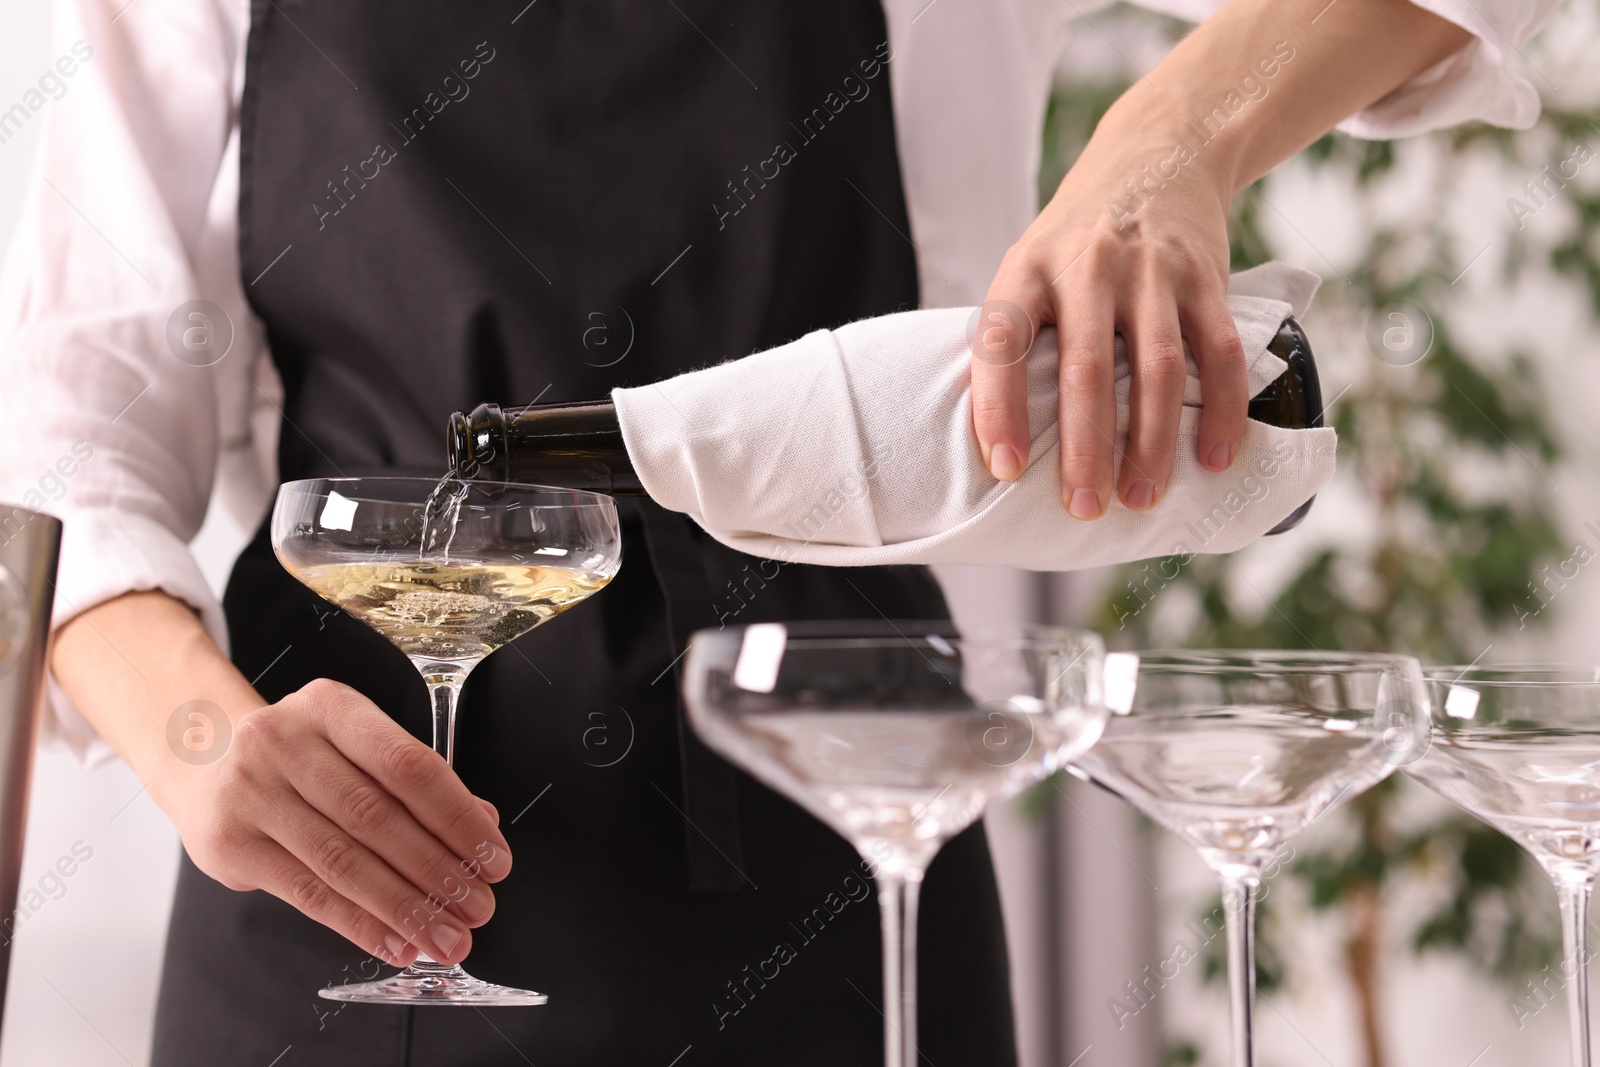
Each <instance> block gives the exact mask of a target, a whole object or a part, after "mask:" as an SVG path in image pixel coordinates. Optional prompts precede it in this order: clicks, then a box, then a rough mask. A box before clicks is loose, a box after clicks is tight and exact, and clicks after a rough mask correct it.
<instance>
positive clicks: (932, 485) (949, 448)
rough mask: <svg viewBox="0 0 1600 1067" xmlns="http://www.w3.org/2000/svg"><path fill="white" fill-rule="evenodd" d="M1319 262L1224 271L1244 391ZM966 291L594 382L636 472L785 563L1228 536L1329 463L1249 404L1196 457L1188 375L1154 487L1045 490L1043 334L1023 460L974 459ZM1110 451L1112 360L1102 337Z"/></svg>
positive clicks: (1047, 413) (1120, 360) (863, 561)
mask: <svg viewBox="0 0 1600 1067" xmlns="http://www.w3.org/2000/svg"><path fill="white" fill-rule="evenodd" d="M1319 280H1320V279H1318V278H1317V276H1316V275H1314V274H1311V273H1310V272H1308V271H1304V270H1300V269H1297V268H1293V267H1288V266H1285V265H1283V264H1278V263H1268V264H1264V265H1262V266H1259V267H1256V268H1253V269H1251V270H1248V271H1243V272H1241V273H1239V274H1235V275H1233V276H1232V278H1231V279H1230V280H1229V287H1228V298H1227V299H1228V308H1229V310H1230V311H1231V312H1232V313H1233V317H1234V321H1235V323H1236V324H1237V326H1238V330H1239V337H1240V339H1241V341H1243V344H1244V350H1245V355H1246V358H1247V360H1248V364H1249V380H1250V386H1249V388H1250V395H1251V396H1254V395H1256V394H1257V393H1259V392H1260V391H1261V390H1262V389H1264V388H1266V386H1267V385H1268V384H1270V383H1271V382H1272V381H1273V380H1275V379H1276V378H1277V377H1278V376H1279V375H1281V374H1282V373H1283V371H1284V369H1285V365H1284V363H1283V361H1282V360H1280V359H1278V358H1277V357H1276V356H1273V355H1272V354H1271V353H1269V352H1268V351H1267V345H1268V344H1269V343H1270V342H1271V340H1272V338H1273V336H1274V335H1275V334H1276V333H1277V331H1278V328H1279V326H1280V324H1281V323H1282V322H1283V320H1284V319H1285V318H1287V317H1288V316H1289V315H1291V314H1293V315H1296V316H1298V315H1301V314H1303V313H1304V312H1305V309H1306V307H1307V305H1308V304H1309V303H1310V302H1311V298H1312V296H1313V295H1314V294H1315V292H1316V289H1317V285H1318V283H1319ZM974 321H975V319H974V309H972V308H944V309H935V310H928V311H910V312H903V313H900V314H895V315H885V316H881V317H878V318H871V319H864V320H861V321H859V322H854V323H851V324H849V325H848V326H843V327H840V328H839V329H836V330H818V331H816V332H815V333H810V334H807V335H806V336H804V337H801V338H800V339H798V340H796V341H792V342H790V343H789V344H785V345H780V346H779V347H777V348H773V349H769V350H767V351H765V352H760V353H757V354H756V355H752V356H748V357H746V358H743V359H736V360H732V361H729V362H726V363H722V364H718V365H716V366H712V367H708V368H705V369H703V370H698V371H694V372H691V373H688V374H682V375H679V376H677V377H675V378H669V379H667V380H666V381H662V382H657V383H654V384H651V385H646V386H641V387H638V388H629V389H617V390H614V391H613V392H612V398H613V400H614V401H615V403H616V407H617V413H618V417H619V420H620V422H621V424H622V434H623V440H624V443H625V444H626V446H627V449H628V455H629V458H630V459H631V460H632V461H633V464H634V467H635V469H636V470H637V472H638V475H639V480H640V482H641V483H642V484H643V486H644V488H645V490H646V491H647V492H648V493H649V494H650V496H651V497H652V498H653V499H655V500H656V501H657V502H658V503H659V504H661V505H662V506H664V507H666V508H668V509H670V510H673V511H679V512H683V513H685V514H687V515H689V516H690V517H691V518H693V519H694V521H695V522H697V523H698V524H699V525H700V526H702V527H703V528H704V529H705V530H706V532H707V533H709V534H710V535H711V536H712V537H714V538H715V539H716V540H718V541H720V542H722V543H723V544H725V545H728V546H729V547H731V548H735V549H738V550H740V551H743V552H747V553H750V554H752V555H756V556H762V557H766V558H769V559H777V560H782V561H785V562H800V563H814V564H823V565H827V566H836V567H860V566H871V565H879V564H893V563H919V564H922V563H978V564H1004V565H1009V566H1013V567H1022V568H1026V569H1029V570H1040V571H1066V570H1078V569H1082V568H1086V567H1099V566H1104V565H1107V564H1114V563H1124V562H1129V561H1133V560H1140V559H1149V558H1153V557H1157V556H1173V555H1175V556H1185V555H1193V554H1196V553H1217V552H1232V551H1234V550H1236V549H1239V548H1242V547H1243V546H1245V545H1247V544H1249V543H1250V542H1252V541H1254V540H1256V539H1257V538H1258V537H1261V536H1262V535H1263V534H1265V533H1266V532H1267V531H1268V530H1270V529H1272V527H1273V526H1275V525H1276V524H1277V523H1278V522H1279V520H1281V519H1283V518H1284V517H1285V516H1286V515H1288V514H1289V513H1290V512H1291V511H1293V510H1294V509H1295V508H1296V507H1298V506H1299V505H1300V504H1302V503H1304V502H1305V501H1306V500H1307V499H1309V498H1310V497H1311V496H1312V495H1313V494H1314V493H1316V492H1317V491H1318V490H1320V489H1321V488H1322V487H1323V486H1325V485H1327V483H1328V481H1329V479H1331V478H1332V477H1333V472H1334V460H1335V445H1336V437H1335V434H1334V431H1333V430H1332V429H1308V430H1287V429H1282V428H1278V427H1273V426H1267V425H1264V424H1262V423H1259V422H1255V421H1251V422H1250V423H1249V424H1248V429H1247V430H1246V432H1245V435H1244V441H1243V444H1242V446H1241V448H1240V450H1239V453H1238V456H1237V458H1236V459H1235V460H1234V463H1233V465H1232V466H1231V467H1230V468H1229V469H1228V470H1226V471H1223V472H1220V473H1218V472H1212V471H1208V470H1206V469H1205V468H1203V467H1202V466H1200V463H1199V460H1198V458H1197V457H1196V446H1195V441H1196V437H1197V435H1198V432H1199V423H1200V399H1201V397H1200V379H1199V375H1198V369H1197V367H1196V365H1195V363H1194V361H1193V359H1192V357H1191V358H1190V360H1189V377H1188V382H1187V385H1186V388H1185V391H1184V407H1183V410H1182V415H1181V417H1180V422H1179V429H1178V449H1177V456H1176V459H1175V462H1174V466H1173V471H1172V476H1171V479H1170V481H1169V482H1168V486H1167V490H1166V493H1165V495H1164V496H1163V497H1162V498H1161V500H1160V502H1159V503H1157V504H1156V505H1155V507H1153V508H1150V509H1148V510H1146V511H1142V512H1136V511H1130V510H1129V509H1127V508H1125V507H1123V506H1122V504H1121V503H1120V502H1118V501H1113V502H1112V504H1111V507H1110V509H1109V510H1108V511H1107V513H1106V514H1105V515H1104V516H1103V517H1101V518H1100V519H1098V520H1095V521H1091V522H1084V521H1080V520H1078V519H1074V518H1073V517H1071V516H1070V515H1068V514H1067V512H1066V509H1065V508H1064V507H1063V505H1062V502H1061V475H1060V462H1059V458H1058V456H1059V451H1060V443H1059V439H1058V435H1057V429H1056V422H1057V402H1056V401H1057V381H1058V378H1057V366H1058V356H1057V351H1056V334H1055V330H1053V329H1049V328H1046V329H1043V330H1040V331H1039V334H1038V337H1037V338H1036V339H1035V341H1034V344H1033V346H1032V348H1031V350H1030V351H1029V352H1028V355H1027V357H1026V359H1027V375H1028V426H1029V434H1030V437H1031V442H1032V443H1031V446H1030V449H1029V453H1028V467H1027V470H1026V471H1024V473H1023V474H1022V476H1021V477H1020V478H1018V479H1016V480H1015V481H1011V482H1002V481H999V480H997V479H995V478H994V477H993V476H992V475H990V473H989V472H988V470H987V469H986V468H985V467H984V465H983V457H982V455H981V454H980V452H979V449H978V442H977V438H976V436H975V435H974V433H973V429H972V388H971V379H970V374H969V364H970V361H971V329H972V325H973V323H974ZM1115 365H1116V370H1115V373H1116V392H1117V449H1116V455H1117V463H1118V466H1119V468H1120V465H1121V461H1122V454H1123V448H1124V446H1125V444H1126V442H1127V434H1128V396H1129V390H1130V386H1131V376H1130V375H1131V372H1130V370H1129V366H1128V360H1127V356H1126V353H1125V352H1124V350H1123V346H1122V342H1121V338H1120V337H1119V338H1118V340H1117V346H1116V355H1115Z"/></svg>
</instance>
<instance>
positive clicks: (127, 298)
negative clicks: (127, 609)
mask: <svg viewBox="0 0 1600 1067" xmlns="http://www.w3.org/2000/svg"><path fill="white" fill-rule="evenodd" d="M125 3H126V0H76V2H69V3H63V4H61V5H59V6H58V7H57V9H56V20H55V29H54V41H53V45H52V52H51V56H50V59H51V62H52V67H51V70H52V71H55V72H56V76H55V78H53V79H50V80H48V89H49V90H50V91H51V93H52V96H53V98H51V97H46V98H45V99H44V103H43V106H42V107H40V108H39V109H38V112H39V113H38V114H34V115H33V116H32V117H31V118H30V119H29V121H31V122H39V123H41V124H42V131H41V134H40V137H41V141H40V149H39V156H38V159H37V161H36V164H35V168H34V171H33V175H32V178H31V180H30V184H29V189H28V192H27V197H26V201H25V204H24V207H23V210H22V215H21V219H20V221H19V224H18V229H17V232H16V234H15V236H14V238H13V240H12V242H11V245H10V248H9V250H8V255H7V259H6V264H5V268H4V274H3V278H0V381H3V383H4V384H3V386H0V501H4V502H5V506H3V507H0V528H4V525H5V523H6V522H7V521H9V522H10V523H11V524H12V527H13V528H15V526H16V524H17V523H18V522H21V521H25V517H23V516H20V515H18V514H16V513H15V512H14V511H13V508H14V506H15V505H21V506H23V507H25V508H29V509H32V510H37V511H43V512H47V513H50V514H53V515H56V516H58V517H59V518H60V519H62V521H63V524H64V533H63V544H62V554H61V567H60V573H59V578H58V582H57V587H56V597H55V614H54V622H55V624H56V625H57V626H59V625H61V624H62V623H65V622H66V621H68V620H70V619H72V618H74V617H76V616H77V615H79V614H81V613H82V612H84V611H86V610H88V609H89V608H92V607H94V606H95V605H97V604H100V603H102V602H104V601H106V600H109V599H111V598H113V597H116V596H119V595H121V594H123V593H127V592H130V591H135V590H152V589H159V590H162V591H165V592H166V593H168V594H170V595H172V596H174V597H176V598H178V599H179V600H182V601H183V602H185V603H187V604H189V605H190V606H192V607H193V608H194V609H195V610H196V611H197V612H198V613H199V614H200V616H201V618H202V619H203V620H204V622H205V625H206V627H207V629H208V630H209V631H210V633H211V634H212V636H213V637H214V638H215V639H216V640H217V642H218V643H219V644H221V645H222V646H223V647H224V648H226V647H227V644H226V642H227V627H226V624H225V622H224V620H223V616H222V609H221V606H220V604H219V603H218V601H217V598H216V596H215V594H214V593H213V592H212V590H211V588H210V586H209V585H208V583H207V581H206V578H205V576H204V574H203V573H202V571H201V569H200V567H199V565H198V564H197V563H196V561H195V558H194V556H193V555H192V554H191V553H190V550H189V547H188V543H189V541H190V540H191V539H192V538H193V537H194V535H195V533H196V532H197V531H198V529H199V528H200V525H201V523H202V521H203V520H204V518H205V515H206V510H207V507H208V504H209V501H210V499H211V491H212V486H213V482H214V480H215V477H216V470H217V461H218V457H219V454H220V453H221V452H222V450H223V447H224V445H225V444H227V443H228V442H227V438H228V435H229V434H235V433H236V432H237V431H236V430H235V429H232V428H230V427H228V426H226V425H225V424H224V417H223V415H222V412H224V411H228V410H229V409H230V405H229V404H228V403H227V402H226V401H225V400H223V399H221V398H222V397H223V396H224V394H225V393H227V392H228V390H229V389H233V390H235V391H236V390H237V388H238V383H239V382H240V381H246V382H247V381H248V380H249V379H248V368H247V367H246V366H244V365H242V364H243V362H244V361H246V360H248V358H249V353H250V352H251V350H252V349H253V347H254V341H253V338H252V333H253V331H254V330H255V329H256V327H254V326H253V324H252V321H251V319H250V316H249V313H248V311H247V310H246V308H245V306H244V297H243V292H242V285H241V284H240V282H239V280H238V277H237V265H236V257H237V252H236V251H235V242H234V239H233V235H234V232H235V231H234V223H233V220H232V216H231V211H232V204H233V200H234V195H235V190H234V188H233V187H232V185H233V183H236V181H237V178H236V168H233V167H230V166H229V160H230V157H232V156H233V155H234V154H235V153H236V152H237V145H236V135H235V133H234V127H235V123H234V115H233V111H234V107H233V104H232V97H233V94H232V93H231V92H230V86H231V85H232V83H233V80H234V79H235V77H236V75H237V70H236V67H237V63H236V60H237V50H238V45H239V42H240V40H241V39H242V27H241V26H239V25H238V24H237V15H236V13H234V12H231V11H229V10H227V9H226V8H224V7H222V6H221V5H213V4H209V3H203V2H195V0H137V2H136V3H135V4H128V5H126V7H124V4H125ZM57 57H68V59H67V60H66V61H61V60H58V58H57ZM69 71H70V73H68V72H69ZM41 84H44V83H41ZM58 86H64V89H62V90H61V91H60V92H59V94H55V90H56V89H57V87H58ZM230 265H231V268H230ZM194 301H209V304H204V305H192V304H191V302H194ZM218 311H220V313H221V314H220V315H219V314H218V313H217V312H218ZM191 313H198V314H200V315H201V316H202V318H198V319H197V318H192V317H190V316H191ZM190 330H201V331H205V330H213V331H219V333H220V332H221V331H227V332H231V333H232V334H234V340H233V345H232V348H233V349H234V350H231V351H229V352H228V354H227V355H226V356H224V357H223V359H222V361H221V362H216V363H212V362H210V361H211V360H212V359H213V358H214V356H215V355H216V354H217V353H218V351H219V349H218V348H216V347H213V348H211V349H210V350H209V351H208V350H206V349H205V346H204V345H203V344H202V345H200V346H198V348H197V347H196V346H194V345H193V344H189V345H186V344H185V337H184V334H185V331H190ZM197 339H199V340H205V338H201V337H199V335H195V334H192V333H191V334H190V335H189V341H190V342H193V341H195V340H197ZM230 359H232V360H234V363H233V364H232V365H229V363H228V360H230ZM207 364H209V365H207ZM230 383H231V384H230ZM230 417H232V416H230ZM0 536H5V534H0ZM106 654H107V655H108V656H112V655H117V654H118V653H117V651H116V650H115V649H110V648H108V649H107V652H106ZM50 692H51V696H50V700H49V706H48V708H47V711H46V715H45V721H44V724H43V733H44V735H45V737H46V738H47V739H49V738H54V739H56V740H58V741H62V742H65V743H66V744H67V745H68V747H70V748H71V749H72V750H73V752H74V753H75V754H76V755H77V756H78V757H79V758H80V759H82V760H84V761H85V762H97V761H98V760H99V759H103V758H106V757H108V756H109V755H111V754H112V753H111V750H110V748H109V746H108V745H107V744H106V743H105V742H104V741H103V740H102V739H101V738H100V737H99V736H98V735H97V734H96V732H95V731H94V729H93V728H92V727H91V726H90V725H89V724H88V723H87V722H86V721H85V720H84V719H83V717H82V716H81V715H80V714H79V713H78V712H77V710H76V709H75V708H73V707H72V705H71V703H70V701H68V700H67V699H66V698H65V696H64V694H63V693H62V692H61V690H60V688H59V686H57V685H55V684H52V685H51V686H50Z"/></svg>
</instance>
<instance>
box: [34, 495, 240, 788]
mask: <svg viewBox="0 0 1600 1067" xmlns="http://www.w3.org/2000/svg"><path fill="white" fill-rule="evenodd" d="M62 525H63V532H62V537H61V565H60V569H59V575H58V577H57V581H56V598H55V607H54V614H53V616H52V626H53V627H60V626H62V625H63V624H64V623H66V622H67V621H69V620H70V619H73V618H76V617H77V616H78V615H80V614H82V613H83V612H85V611H88V610H89V609H90V608H92V607H95V606H96V605H98V604H103V603H105V602H106V601H108V600H111V599H113V598H115V597H118V596H121V595H122V594H123V593H134V592H144V591H148V590H153V589H159V590H161V591H162V592H164V593H166V594H167V595H168V596H171V597H173V598H175V599H177V600H181V601H182V602H183V603H185V604H187V605H189V606H190V607H191V608H194V609H195V610H196V611H197V612H199V614H200V619H201V622H202V623H204V624H205V627H206V630H207V631H208V632H209V633H210V634H211V638H212V640H214V641H216V643H217V645H218V646H219V647H220V648H221V649H222V650H223V651H224V653H226V652H227V649H228V623H227V619H226V618H225V617H224V616H223V613H222V603H221V602H220V601H219V600H218V599H217V597H216V594H214V593H213V592H212V591H211V586H210V585H209V584H208V583H207V582H206V578H205V575H204V573H202V572H201V570H200V565H199V564H198V563H197V562H196V561H195V558H194V556H193V555H192V554H191V553H190V552H189V546H188V545H186V544H185V543H184V542H183V541H182V540H181V539H179V537H178V536H177V535H176V534H174V533H173V532H172V531H171V530H169V529H167V528H166V527H165V526H163V525H161V524H160V523H159V522H156V521H155V520H153V519H150V518H148V517H146V516H144V515H140V514H138V513H136V512H131V511H121V510H117V509H114V508H85V509H82V510H75V509H74V510H69V511H68V512H67V513H66V514H64V515H63V516H62ZM107 655H120V653H118V652H117V651H116V650H115V647H114V646H113V647H112V648H109V649H108V650H107ZM39 735H40V740H41V742H44V743H48V744H54V745H60V746H62V747H64V748H65V749H66V750H67V751H69V752H71V753H72V755H73V756H74V757H75V758H76V759H77V760H78V761H79V762H80V763H82V764H83V765H84V766H89V767H92V766H96V765H98V764H100V763H104V762H106V761H107V760H110V759H113V758H115V757H116V751H115V750H114V749H113V748H112V747H111V745H110V744H109V743H107V742H106V740H105V739H104V738H102V737H101V736H100V734H99V732H98V731H96V730H95V728H94V727H93V726H92V725H91V724H90V723H89V721H88V720H87V719H85V718H84V716H83V713H82V712H80V711H79V710H78V708H77V707H76V705H74V704H73V703H72V701H71V699H69V698H68V697H67V695H66V693H65V692H64V691H62V689H61V687H60V686H59V685H57V684H56V681H55V679H54V678H53V677H52V678H51V679H50V684H49V686H48V687H47V692H46V698H45V708H44V715H43V718H42V719H41V721H40V728H39Z"/></svg>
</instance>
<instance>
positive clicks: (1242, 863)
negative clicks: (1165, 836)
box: [1075, 650, 1428, 1067]
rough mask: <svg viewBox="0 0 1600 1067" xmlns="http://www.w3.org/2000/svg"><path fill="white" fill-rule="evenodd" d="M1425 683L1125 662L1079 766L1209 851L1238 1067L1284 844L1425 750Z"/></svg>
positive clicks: (1361, 656) (1335, 672) (1151, 659)
mask: <svg viewBox="0 0 1600 1067" xmlns="http://www.w3.org/2000/svg"><path fill="white" fill-rule="evenodd" d="M1426 700H1427V696H1426V693H1425V692H1424V689H1423V683H1422V670H1421V667H1420V666H1419V664H1418V663H1417V661H1416V660H1414V659H1412V658H1411V657H1409V656H1394V655H1383V654H1377V653H1372V654H1367V653H1349V652H1332V653H1327V654H1323V653H1319V652H1272V651H1265V652H1263V651H1231V650H1229V651H1204V652H1148V653H1140V654H1139V655H1137V656H1134V655H1132V654H1128V653H1114V654H1112V655H1111V656H1109V657H1107V663H1106V703H1107V704H1108V705H1109V706H1110V708H1111V711H1112V715H1111V718H1110V719H1109V720H1108V721H1107V723H1106V727H1105V732H1104V734H1103V736H1102V737H1101V738H1100V741H1099V743H1098V744H1097V745H1096V746H1095V747H1094V748H1093V749H1091V750H1090V751H1089V752H1087V753H1085V754H1084V755H1083V756H1082V757H1080V758H1079V759H1078V761H1077V764H1076V768H1075V769H1077V770H1079V771H1082V772H1084V773H1087V774H1088V776H1089V777H1090V779H1091V780H1093V781H1094V782H1096V783H1098V784H1099V785H1102V786H1104V787H1106V788H1107V789H1109V790H1111V791H1112V792H1113V793H1116V794H1117V795H1119V796H1121V797H1122V798H1123V799H1125V800H1127V801H1128V802H1129V803H1131V804H1133V805H1134V806H1135V807H1136V808H1138V809H1139V810H1140V811H1142V812H1144V813H1145V814H1146V815H1148V816H1150V818H1152V819H1154V820H1155V821H1156V822H1158V823H1160V824H1161V825H1162V826H1165V827H1166V828H1167V829H1169V830H1171V831H1172V832H1173V833H1175V834H1177V835H1178V836H1180V837H1182V838H1183V839H1184V840H1185V841H1187V842H1189V843H1190V844H1191V845H1193V846H1194V847H1195V848H1196V849H1198V850H1199V851H1200V855H1201V857H1202V858H1203V859H1204V860H1205V862H1206V864H1207V865H1208V866H1209V867H1210V868H1211V870H1212V872H1213V873H1215V875H1216V877H1217V881H1218V883H1219V884H1220V885H1221V887H1222V898H1223V905H1224V907H1225V909H1226V914H1227V916H1228V919H1227V924H1226V925H1227V938H1228V985H1229V994H1230V998H1231V1002H1232V1018H1231V1023H1232V1034H1233V1059H1232V1064H1233V1067H1251V1065H1252V1064H1253V1062H1254V1059H1253V1050H1252V1047H1251V1044H1252V1031H1251V1020H1250V1013H1251V1007H1252V1000H1253V997H1254V994H1255V944H1254V922H1255V899H1256V893H1257V891H1258V889H1259V888H1260V885H1261V872H1262V869H1263V867H1264V866H1266V864H1267V863H1268V861H1269V860H1271V859H1272V857H1273V853H1274V851H1275V850H1276V849H1277V848H1278V846H1279V845H1281V844H1282V843H1283V842H1284V841H1286V840H1288V839H1289V838H1290V837H1292V836H1293V835H1295V834H1296V833H1299V832H1300V831H1301V830H1302V829H1304V828H1305V827H1306V825H1307V824H1309V823H1310V822H1311V821H1312V820H1313V819H1315V818H1316V817H1317V816H1318V815H1320V814H1321V813H1322V812H1324V811H1326V810H1328V809H1329V808H1330V807H1332V806H1333V805H1334V804H1337V803H1338V802H1339V801H1341V800H1345V799H1348V798H1350V797H1353V796H1355V795H1357V794H1359V793H1361V792H1362V791H1364V790H1366V789H1369V788H1371V787H1372V786H1374V785H1376V784H1377V783H1378V782H1379V781H1381V780H1383V779H1384V778H1385V777H1386V776H1388V775H1389V774H1390V773H1391V772H1392V771H1393V770H1394V768H1395V767H1396V766H1399V765H1401V764H1403V763H1405V762H1407V761H1408V760H1410V759H1412V758H1414V757H1415V756H1416V755H1417V754H1419V753H1420V752H1421V751H1422V750H1423V748H1424V747H1425V744H1424V742H1425V741H1426V738H1427V736H1428V735H1427V730H1428V717H1427V712H1426V707H1427V704H1426Z"/></svg>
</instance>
